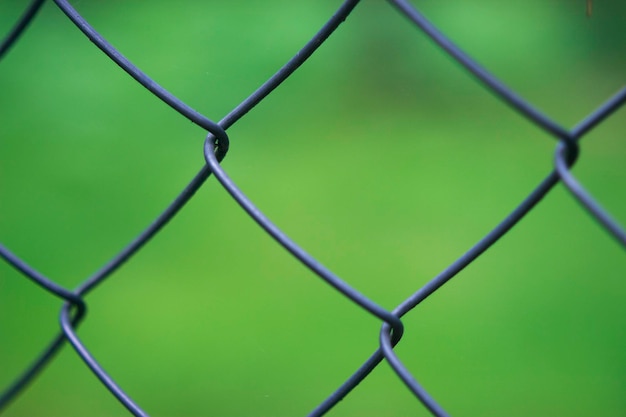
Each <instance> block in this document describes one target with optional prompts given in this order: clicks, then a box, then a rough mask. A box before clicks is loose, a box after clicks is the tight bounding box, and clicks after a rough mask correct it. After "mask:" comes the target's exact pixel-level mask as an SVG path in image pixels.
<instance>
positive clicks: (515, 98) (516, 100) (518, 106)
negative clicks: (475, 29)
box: [388, 0, 574, 146]
mask: <svg viewBox="0 0 626 417" xmlns="http://www.w3.org/2000/svg"><path fill="white" fill-rule="evenodd" d="M388 1H389V2H390V3H391V4H393V5H394V6H395V7H396V8H397V9H398V10H399V11H400V12H401V13H402V14H403V15H404V16H406V17H407V18H408V19H409V20H411V21H412V22H413V23H415V24H416V25H417V26H418V27H419V28H420V29H421V30H422V32H424V33H425V34H426V35H428V36H429V37H430V38H431V39H432V40H433V41H434V42H435V43H437V45H439V46H440V47H441V48H442V49H444V50H445V51H446V52H447V53H448V55H450V56H451V57H452V58H454V59H455V60H456V61H457V62H458V63H459V64H461V65H462V66H463V67H465V69H467V70H468V71H469V72H470V73H472V74H474V76H476V78H478V79H479V80H480V81H481V82H482V83H483V84H484V85H485V86H486V87H487V89H488V90H489V91H491V92H493V93H495V94H496V96H498V97H500V98H501V99H502V100H503V101H504V102H505V103H507V104H508V105H509V106H511V107H513V108H514V109H515V110H517V112H518V113H520V114H522V115H524V116H525V117H526V118H527V119H528V120H530V121H531V122H532V123H534V124H536V125H537V126H539V127H541V128H542V129H544V130H546V131H548V132H550V133H551V134H552V135H554V136H556V137H557V138H559V139H562V140H564V141H566V142H567V143H568V146H574V143H573V140H572V137H571V135H570V133H569V132H568V131H567V130H566V129H564V128H563V127H561V126H560V125H558V124H557V123H555V122H554V121H553V120H552V119H550V118H549V117H547V116H546V115H544V114H543V113H542V112H541V111H539V110H538V109H536V108H535V107H534V106H532V105H531V104H530V103H529V102H528V101H526V100H524V99H523V98H521V97H520V96H519V95H518V94H516V93H515V92H514V91H513V90H511V89H510V88H508V87H507V86H506V85H505V84H504V83H503V82H502V81H500V80H498V79H497V78H496V77H495V76H494V75H493V74H491V73H490V72H489V71H487V70H486V69H485V68H483V67H482V66H481V65H480V64H478V63H477V62H476V61H474V60H473V59H472V58H470V56H469V55H467V54H466V53H465V52H463V50H461V48H459V47H458V46H456V45H455V44H454V43H453V42H452V41H451V40H450V39H448V37H446V36H445V35H444V34H443V33H442V32H441V31H440V30H439V29H437V28H436V27H435V25H433V24H432V23H430V21H429V20H428V19H426V17H424V16H423V15H422V14H421V13H420V12H419V11H418V10H417V9H416V8H415V7H414V6H413V5H412V4H411V3H409V2H408V1H406V0H388Z"/></svg>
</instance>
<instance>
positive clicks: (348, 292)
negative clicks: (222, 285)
mask: <svg viewBox="0 0 626 417" xmlns="http://www.w3.org/2000/svg"><path fill="white" fill-rule="evenodd" d="M204 143H205V146H204V157H205V160H206V162H207V164H208V165H209V167H210V168H211V172H213V175H215V177H216V178H217V180H218V181H219V182H220V183H221V184H222V186H223V187H224V189H225V190H226V191H227V192H228V193H229V194H230V195H231V196H232V198H233V199H234V200H235V201H236V202H237V203H238V204H239V205H240V206H241V208H242V209H243V210H244V211H245V212H246V213H248V214H249V215H250V217H252V219H253V220H254V221H255V222H256V223H257V224H258V225H259V226H260V227H261V228H262V229H263V230H265V231H266V232H267V233H268V234H269V235H270V236H271V237H272V238H274V240H275V241H276V242H278V243H279V244H280V245H281V246H282V247H283V248H285V249H286V250H287V251H288V252H289V253H291V254H292V255H293V256H294V257H296V258H297V259H298V260H300V262H301V263H302V264H304V265H305V266H306V267H307V268H309V269H310V270H311V271H312V272H314V273H315V274H316V275H317V276H319V277H320V278H322V279H323V280H324V281H326V282H327V283H328V284H330V285H331V286H332V287H333V288H335V289H336V290H337V291H339V292H340V293H342V294H343V295H345V296H346V297H347V298H349V299H350V300H352V301H353V302H354V303H356V304H358V305H359V306H361V307H362V308H363V309H364V310H367V311H368V312H370V313H371V314H373V315H374V316H376V317H378V318H379V319H381V320H383V321H384V322H385V323H389V325H390V326H391V333H392V339H393V340H394V342H397V341H398V340H399V339H400V337H401V336H402V333H403V330H404V326H403V324H402V322H401V321H400V320H399V319H398V317H396V316H395V315H393V314H391V313H390V312H389V311H387V310H385V309H384V308H383V307H381V306H379V305H378V304H376V303H375V302H374V301H372V300H370V299H369V298H367V297H366V296H365V295H363V294H361V293H360V292H359V291H357V290H356V289H354V288H352V287H351V286H350V285H348V284H347V283H346V282H345V281H343V280H342V279H340V278H339V277H338V276H336V275H335V274H334V273H333V272H332V271H330V270H329V269H328V268H326V267H325V266H324V265H323V264H321V263H320V262H319V261H317V260H316V259H315V258H313V257H312V256H311V255H309V254H308V253H307V252H306V251H304V250H303V249H302V248H301V247H300V246H298V245H297V244H296V243H295V242H294V241H293V240H291V239H290V238H289V237H288V236H287V235H286V234H285V233H284V232H283V231H282V230H280V229H279V228H278V227H277V226H276V225H275V224H274V223H272V221H271V220H270V219H269V218H267V217H266V216H265V215H264V214H263V212H261V210H259V209H258V208H257V207H256V206H255V205H254V204H253V203H252V201H250V199H249V198H248V197H247V196H246V195H245V194H244V193H243V192H242V191H241V190H240V189H239V187H237V185H236V184H235V183H234V182H233V180H232V179H231V178H230V177H229V176H228V174H226V172H225V171H224V169H223V168H222V167H221V166H220V163H219V161H218V160H217V158H215V156H214V155H213V151H214V144H213V142H212V141H210V140H206V141H205V142H204Z"/></svg>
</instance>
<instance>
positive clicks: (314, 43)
mask: <svg viewBox="0 0 626 417" xmlns="http://www.w3.org/2000/svg"><path fill="white" fill-rule="evenodd" d="M358 2H359V0H347V1H346V2H344V3H343V4H342V6H341V7H340V8H339V9H338V10H337V11H336V12H335V13H334V14H333V16H332V17H331V18H330V19H329V20H328V21H327V22H326V24H324V26H323V27H322V28H321V29H320V30H319V31H318V32H317V33H316V34H315V35H314V36H313V38H311V40H310V41H308V42H307V43H306V44H305V46H304V47H303V48H302V49H301V50H300V51H299V52H298V53H297V54H296V55H295V56H294V57H293V58H292V59H291V60H289V62H287V64H285V65H284V66H283V67H282V68H281V69H280V70H279V71H278V72H277V73H276V74H274V75H273V76H272V77H271V78H270V79H269V80H267V81H266V82H265V83H264V84H263V85H261V86H260V87H259V88H258V89H257V90H256V91H255V92H253V93H252V94H251V95H250V96H249V97H248V98H247V99H246V100H244V102H242V103H241V104H240V105H238V106H237V107H236V108H235V109H234V110H232V111H231V112H229V114H228V115H227V116H226V117H224V119H222V121H220V123H219V124H220V125H221V126H223V128H224V129H226V128H228V127H229V126H231V125H232V124H233V123H235V122H236V121H237V120H239V119H240V118H241V117H243V116H244V115H245V114H246V113H247V112H248V111H250V109H252V108H253V107H254V106H256V105H257V104H258V103H259V102H260V101H261V100H262V99H263V98H265V97H266V96H267V95H268V94H269V93H270V92H272V91H273V90H274V89H276V88H277V87H278V86H279V85H280V84H281V83H282V82H283V81H284V80H285V79H286V78H287V77H289V75H291V74H292V73H293V72H294V71H295V70H296V69H298V68H299V67H300V66H301V65H302V64H303V63H304V62H305V61H306V60H307V59H308V58H309V57H310V56H311V54H312V53H313V52H315V50H317V48H318V47H319V46H320V45H321V44H322V43H323V42H324V41H325V40H326V39H327V38H328V37H329V36H330V35H331V34H332V33H333V32H334V31H335V29H337V27H338V26H339V25H340V24H341V23H342V22H343V21H344V20H345V19H346V17H347V16H348V15H349V14H350V13H351V12H352V10H353V9H354V7H355V6H356V4H357V3H358ZM74 13H75V14H76V15H78V14H77V13H76V12H75V11H74ZM78 17H80V16H78ZM79 20H83V21H84V19H82V17H80V19H79ZM85 24H86V22H85ZM87 26H89V25H87ZM91 31H92V32H94V33H95V31H94V30H93V29H91ZM97 36H98V37H100V35H99V34H98V35H97ZM106 45H108V44H107V43H106V42H105V43H104V47H106ZM107 55H109V54H108V53H107ZM210 137H211V135H209V138H210ZM209 138H207V140H209ZM227 144H228V137H227V136H226V141H224V140H223V139H222V141H221V142H220V141H218V145H219V146H220V154H218V155H217V157H218V160H220V161H221V160H222V159H223V157H224V156H225V153H226V150H227V148H228V145H227ZM210 173H211V172H210V170H209V169H208V167H207V166H204V167H203V168H202V170H201V171H200V172H199V173H198V174H197V175H196V176H195V177H194V179H193V180H192V181H191V183H189V184H188V185H187V187H186V188H185V190H184V191H183V192H182V193H181V195H179V196H178V197H177V198H176V199H175V201H174V202H173V203H172V204H171V205H170V206H168V208H167V209H166V210H165V211H164V212H163V213H162V214H161V215H160V216H159V217H158V218H157V219H156V220H155V221H154V222H153V223H152V224H151V225H150V226H149V227H148V228H147V229H146V230H145V231H144V232H142V233H141V234H140V235H139V236H138V237H137V238H135V239H134V240H133V242H131V243H130V244H129V245H128V246H127V247H126V248H124V250H122V251H121V252H120V253H119V254H118V255H117V256H116V257H114V258H113V259H112V260H111V261H110V262H108V263H107V264H106V265H105V266H104V267H103V268H101V269H100V270H99V271H98V272H96V273H95V274H94V275H92V276H91V277H90V278H88V279H87V280H86V281H85V282H84V283H83V284H81V285H80V286H79V288H78V289H77V292H78V293H80V294H86V293H87V292H89V291H90V290H91V289H93V288H94V287H95V286H96V285H97V284H98V283H99V282H101V281H102V280H103V279H105V278H106V277H107V276H108V275H110V274H111V273H113V272H114V271H115V270H116V269H117V268H119V267H120V266H121V265H122V264H123V263H124V262H126V261H127V260H128V259H129V258H130V257H131V256H132V255H133V254H134V253H136V252H137V250H139V249H140V248H141V247H142V246H143V245H145V244H146V243H147V242H148V241H149V240H150V239H151V238H152V237H153V236H154V235H155V234H156V233H157V232H158V231H159V230H160V229H161V228H162V227H163V226H164V225H165V224H167V223H168V222H169V220H170V219H171V218H173V216H174V215H175V214H176V213H177V212H178V211H179V210H180V209H181V208H182V207H183V206H184V205H185V204H186V202H187V201H188V200H189V199H190V198H191V197H192V196H193V194H194V193H195V192H196V191H197V190H198V189H199V187H200V186H201V185H202V184H203V183H204V182H205V180H206V179H207V178H208V176H209V175H210ZM65 308H67V306H66V307H64V309H63V310H62V314H63V312H64V311H65ZM81 317H82V314H78V315H77V316H75V320H73V321H72V322H73V323H74V324H73V326H74V327H76V326H77V325H78V323H79V322H80V319H81ZM61 319H62V320H64V318H63V316H62V318H61ZM63 328H64V332H65V334H67V335H70V336H72V339H73V344H74V347H76V346H79V348H80V349H79V350H80V351H81V352H82V351H84V352H88V351H87V349H86V348H85V347H84V346H83V345H82V343H81V342H80V339H78V337H77V335H76V334H75V331H74V328H73V327H72V326H68V325H65V326H64V327H63ZM64 340H65V338H64V335H63V333H61V334H59V335H58V336H57V337H56V338H55V339H54V340H53V341H52V342H51V343H50V345H49V346H48V347H47V348H46V349H45V350H44V351H43V353H42V354H41V355H40V356H39V357H38V358H37V360H35V362H34V363H33V364H32V365H31V366H30V367H29V368H28V369H27V370H26V371H25V372H24V373H23V374H22V375H20V377H18V378H17V379H16V380H15V381H14V383H13V384H12V385H11V386H9V387H8V388H7V389H6V390H5V391H4V392H3V394H2V396H0V410H2V408H3V407H4V406H6V405H7V404H8V403H9V401H10V400H12V399H13V398H14V397H15V396H16V395H17V393H19V392H20V391H21V390H22V389H24V388H25V387H26V386H27V384H28V383H29V382H30V381H31V380H32V379H33V378H34V377H35V376H36V375H37V374H38V373H39V372H40V371H41V370H42V369H43V367H44V366H45V365H46V364H47V363H48V362H49V360H50V359H51V358H52V357H54V354H55V353H56V352H57V351H58V350H59V349H60V348H61V347H62V346H63V344H64ZM89 357H91V355H89ZM91 369H92V370H94V369H95V370H96V375H97V371H98V370H99V369H100V368H99V365H98V366H97V367H93V368H91ZM98 377H100V376H98ZM101 380H102V379H101ZM104 380H105V381H111V382H113V381H112V379H111V378H110V377H108V376H107V377H106V378H104ZM107 387H108V386H107ZM112 387H113V390H115V391H117V392H123V391H122V390H121V388H119V387H118V386H116V385H115V384H114V383H113V385H112ZM124 398H125V401H130V403H132V400H130V397H128V396H126V395H125V394H124ZM3 399H4V400H5V401H4V402H3V401H2V400H3ZM133 407H136V408H137V409H140V408H139V407H138V406H136V405H134V406H133Z"/></svg>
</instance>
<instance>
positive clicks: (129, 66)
mask: <svg viewBox="0 0 626 417" xmlns="http://www.w3.org/2000/svg"><path fill="white" fill-rule="evenodd" d="M54 2H55V3H56V5H57V6H58V7H59V9H61V11H63V13H65V15H66V16H67V17H68V18H69V19H70V20H71V21H72V22H74V24H75V25H76V27H77V28H78V29H80V31H81V32H83V33H84V34H85V35H86V36H87V37H88V38H89V40H90V41H92V42H93V43H94V44H95V45H96V46H97V47H98V48H99V49H100V50H101V51H102V52H104V53H105V54H106V55H107V56H108V57H109V58H110V59H111V60H112V61H113V62H115V63H116V64H117V65H119V67H120V68H122V69H123V70H124V71H126V73H127V74H128V75H130V76H131V77H133V78H134V79H135V80H136V81H137V82H138V83H139V84H141V85H142V86H143V87H144V88H146V89H147V90H148V91H150V92H151V93H152V94H154V95H155V96H157V97H158V98H160V99H161V100H162V101H163V102H165V103H166V104H167V105H169V106H170V107H172V108H173V109H174V110H176V112H178V113H180V114H181V115H183V116H185V117H186V118H187V119H189V120H190V121H192V122H193V123H195V124H197V125H198V126H200V127H202V128H203V129H206V130H207V131H209V132H211V133H213V134H214V135H215V136H217V137H219V138H220V139H224V137H225V136H226V132H225V131H224V129H222V127H221V126H220V125H218V124H217V123H215V122H214V121H212V120H210V119H208V118H207V117H205V116H204V115H202V114H200V113H199V112H197V111H196V110H194V109H192V108H191V107H189V106H188V105H187V104H186V103H184V102H183V101H182V100H180V99H179V98H177V97H176V96H174V95H173V94H171V93H170V92H169V91H167V90H166V89H165V88H163V87H161V86H160V85H159V84H158V83H157V82H156V81H154V80H153V79H151V78H150V77H148V75H146V74H145V73H144V72H143V71H141V70H140V69H139V68H137V67H136V66H135V65H134V64H133V63H132V62H130V61H129V60H128V59H127V58H126V57H125V56H124V55H122V54H121V53H120V52H119V51H118V50H117V49H115V48H114V47H113V45H111V44H110V43H109V42H107V40H106V39H104V38H103V37H102V35H100V34H99V33H98V32H96V30H95V29H94V28H93V27H92V26H91V25H90V24H89V23H88V22H87V21H86V20H85V19H84V18H83V17H82V16H81V15H80V14H79V13H78V12H77V11H76V9H74V8H73V7H72V6H71V5H70V4H69V2H68V1H67V0H54Z"/></svg>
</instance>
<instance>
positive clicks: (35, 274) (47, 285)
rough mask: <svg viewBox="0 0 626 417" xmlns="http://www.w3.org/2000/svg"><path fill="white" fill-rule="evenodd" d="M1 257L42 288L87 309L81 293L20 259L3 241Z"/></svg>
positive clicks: (0, 247)
mask: <svg viewBox="0 0 626 417" xmlns="http://www.w3.org/2000/svg"><path fill="white" fill-rule="evenodd" d="M0 257H2V258H3V259H4V260H5V261H6V262H7V263H8V264H9V265H11V266H12V267H13V268H15V269H16V270H17V271H19V272H21V273H22V275H24V276H25V277H27V278H29V279H30V280H31V281H33V282H34V283H35V284H37V285H39V286H40V287H41V288H43V289H45V290H46V291H48V292H50V293H52V294H54V295H56V296H57V297H59V298H61V299H63V300H66V301H69V302H71V303H72V304H74V305H75V306H77V307H78V308H79V309H81V310H85V309H86V306H85V303H84V301H83V300H82V298H80V296H79V295H76V294H74V293H73V292H72V291H70V290H68V289H66V288H64V287H62V286H61V285H59V284H57V283H56V282H54V281H52V280H51V279H49V278H47V277H46V276H44V275H43V274H42V273H40V272H39V271H37V270H36V269H34V268H33V267H31V266H30V265H28V264H27V263H26V262H24V261H23V260H22V259H20V258H19V257H18V256H17V255H15V254H14V253H13V252H11V251H10V250H9V249H8V248H7V247H6V246H4V245H3V244H1V243H0Z"/></svg>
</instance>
